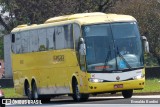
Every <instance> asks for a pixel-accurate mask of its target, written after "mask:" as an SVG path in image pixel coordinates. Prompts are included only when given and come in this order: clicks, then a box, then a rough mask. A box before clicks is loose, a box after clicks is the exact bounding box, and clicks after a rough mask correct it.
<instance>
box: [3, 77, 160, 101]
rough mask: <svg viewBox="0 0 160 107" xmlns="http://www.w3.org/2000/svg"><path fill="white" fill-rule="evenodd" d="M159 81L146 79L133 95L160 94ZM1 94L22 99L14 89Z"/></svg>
mask: <svg viewBox="0 0 160 107" xmlns="http://www.w3.org/2000/svg"><path fill="white" fill-rule="evenodd" d="M159 81H160V79H157V78H153V79H148V80H146V82H145V88H144V89H143V90H135V91H134V93H151V94H152V93H154V92H159V93H160V82H159ZM2 90H3V92H4V93H5V97H6V98H19V97H22V96H20V95H18V94H16V93H15V90H14V88H3V89H2Z"/></svg>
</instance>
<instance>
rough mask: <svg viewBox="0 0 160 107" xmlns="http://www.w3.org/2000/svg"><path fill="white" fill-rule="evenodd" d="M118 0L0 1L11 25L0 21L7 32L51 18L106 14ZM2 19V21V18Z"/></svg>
mask: <svg viewBox="0 0 160 107" xmlns="http://www.w3.org/2000/svg"><path fill="white" fill-rule="evenodd" d="M117 1H118V0H0V5H1V6H2V7H3V12H5V11H8V12H9V13H10V15H9V19H10V21H9V23H8V24H6V23H4V21H3V20H0V23H1V25H3V26H4V27H5V29H6V30H7V31H10V30H11V29H12V28H13V27H15V26H17V25H19V24H24V23H25V24H33V23H43V22H44V21H45V20H47V19H48V18H50V17H54V16H59V15H67V14H73V13H82V12H94V11H100V12H106V11H107V10H108V9H109V8H110V7H112V6H113V5H115V3H116V2H117ZM0 19H2V18H1V17H0Z"/></svg>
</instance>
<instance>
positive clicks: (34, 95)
mask: <svg viewBox="0 0 160 107" xmlns="http://www.w3.org/2000/svg"><path fill="white" fill-rule="evenodd" d="M32 100H41V102H42V103H48V102H50V98H49V97H43V96H40V95H39V94H38V91H37V85H36V83H35V82H34V83H33V85H32Z"/></svg>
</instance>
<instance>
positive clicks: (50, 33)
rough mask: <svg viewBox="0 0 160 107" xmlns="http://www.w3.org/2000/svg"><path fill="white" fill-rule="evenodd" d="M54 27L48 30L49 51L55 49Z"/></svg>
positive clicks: (47, 45) (47, 42)
mask: <svg viewBox="0 0 160 107" xmlns="http://www.w3.org/2000/svg"><path fill="white" fill-rule="evenodd" d="M54 32H55V29H54V27H51V28H47V38H46V48H47V49H48V50H52V49H54V42H55V41H54Z"/></svg>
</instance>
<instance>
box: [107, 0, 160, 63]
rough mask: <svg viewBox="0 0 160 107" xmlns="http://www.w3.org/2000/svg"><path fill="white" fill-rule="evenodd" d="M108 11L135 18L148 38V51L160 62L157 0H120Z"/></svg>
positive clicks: (159, 12) (159, 27) (158, 5)
mask: <svg viewBox="0 0 160 107" xmlns="http://www.w3.org/2000/svg"><path fill="white" fill-rule="evenodd" d="M110 11H111V12H114V13H121V14H128V15H132V16H134V17H135V18H136V19H137V21H138V24H139V27H140V32H141V35H143V34H145V36H146V37H147V38H148V41H149V45H150V52H151V53H152V54H153V55H154V56H155V57H156V58H157V60H158V62H159V64H160V30H159V29H160V3H158V2H157V0H122V1H121V2H118V3H117V4H116V6H115V7H114V8H112V9H111V10H110Z"/></svg>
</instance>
